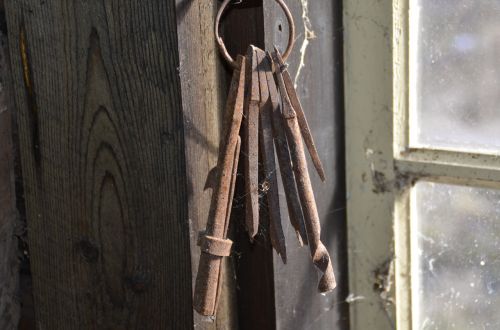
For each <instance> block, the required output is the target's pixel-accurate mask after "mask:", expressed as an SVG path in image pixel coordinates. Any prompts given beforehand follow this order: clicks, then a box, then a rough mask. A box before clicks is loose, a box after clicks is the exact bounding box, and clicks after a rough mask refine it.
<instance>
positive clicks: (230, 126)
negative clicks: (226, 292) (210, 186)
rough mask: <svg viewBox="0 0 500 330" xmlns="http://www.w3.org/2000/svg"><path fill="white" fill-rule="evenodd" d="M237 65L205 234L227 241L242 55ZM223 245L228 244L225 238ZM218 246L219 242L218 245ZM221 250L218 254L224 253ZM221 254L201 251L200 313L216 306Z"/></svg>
mask: <svg viewBox="0 0 500 330" xmlns="http://www.w3.org/2000/svg"><path fill="white" fill-rule="evenodd" d="M237 62H238V68H237V69H235V70H234V72H233V79H232V82H231V86H230V90H229V96H228V100H227V103H226V108H225V116H224V122H223V133H222V138H221V142H220V148H219V156H218V161H217V171H218V173H217V174H218V175H217V183H216V185H215V188H214V191H213V193H212V201H211V205H210V211H209V215H208V220H207V228H206V231H205V233H204V235H206V236H207V237H209V238H208V239H209V240H211V241H212V242H213V241H214V240H213V239H212V238H215V239H220V240H227V227H228V224H227V223H228V222H229V218H228V214H229V212H230V210H229V209H228V208H229V206H230V205H231V202H232V196H231V194H232V193H233V191H234V187H233V185H234V181H235V180H234V176H235V168H234V166H235V164H237V160H236V159H235V158H238V155H237V153H238V151H239V143H238V142H239V131H240V126H241V121H242V117H243V102H244V89H245V69H246V67H245V58H244V57H242V56H238V59H237ZM226 243H227V244H226V245H228V244H229V242H228V241H226ZM218 245H222V244H220V242H219V244H218ZM220 252H221V253H218V254H224V253H222V252H224V251H220ZM222 258H223V257H222V256H220V255H213V254H211V253H209V252H206V251H202V253H201V256H200V262H199V265H198V274H197V277H196V283H195V292H194V304H193V305H194V308H195V310H196V311H198V312H199V313H200V314H203V315H215V311H216V309H217V301H218V293H219V281H220V274H221V266H222Z"/></svg>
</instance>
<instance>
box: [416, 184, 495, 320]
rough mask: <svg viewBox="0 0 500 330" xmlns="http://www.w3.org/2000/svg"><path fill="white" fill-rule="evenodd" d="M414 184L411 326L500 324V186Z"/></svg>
mask: <svg viewBox="0 0 500 330" xmlns="http://www.w3.org/2000/svg"><path fill="white" fill-rule="evenodd" d="M413 189H414V191H413V194H412V205H411V209H412V216H411V223H412V237H411V240H412V253H411V256H412V305H413V329H425V330H433V329H436V330H437V329H460V330H464V329H488V330H490V329H491V330H493V329H500V312H499V311H500V190H493V189H483V188H471V187H464V186H455V185H446V184H437V183H428V182H420V183H417V185H416V186H415V187H414V188H413Z"/></svg>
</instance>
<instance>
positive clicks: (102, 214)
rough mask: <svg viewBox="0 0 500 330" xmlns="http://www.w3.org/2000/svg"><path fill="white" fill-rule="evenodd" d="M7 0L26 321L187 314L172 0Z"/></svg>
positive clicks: (175, 319) (186, 324)
mask: <svg viewBox="0 0 500 330" xmlns="http://www.w3.org/2000/svg"><path fill="white" fill-rule="evenodd" d="M6 12H7V19H8V28H9V33H10V34H9V42H10V51H11V63H12V70H13V80H14V89H15V99H16V104H17V110H18V118H19V135H20V147H21V162H22V169H23V175H24V190H25V197H26V209H27V221H28V237H29V245H30V251H31V268H32V274H33V286H34V299H35V306H36V318H37V326H38V327H40V328H43V329H58V328H82V329H89V328H107V327H114V328H153V327H160V328H175V329H185V328H191V327H192V312H191V295H190V292H191V273H190V268H191V267H190V258H189V226H188V222H187V218H188V216H187V207H186V205H187V204H186V198H187V193H186V180H185V164H184V163H185V162H184V138H183V123H182V119H183V118H182V112H181V95H180V84H179V76H178V71H177V69H178V66H179V60H178V53H177V34H176V19H175V4H174V3H173V2H170V1H159V0H153V1H147V2H144V1H117V0H114V1H102V2H95V1H92V2H87V1H63V0H59V1H28V0H17V1H14V0H13V1H8V2H6Z"/></svg>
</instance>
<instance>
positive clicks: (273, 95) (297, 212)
mask: <svg viewBox="0 0 500 330" xmlns="http://www.w3.org/2000/svg"><path fill="white" fill-rule="evenodd" d="M266 59H267V63H268V67H267V70H266V78H267V83H268V89H269V95H270V99H271V105H272V120H271V121H272V126H273V133H274V143H275V146H276V154H277V155H278V163H279V166H280V173H281V181H282V183H283V189H284V191H285V197H286V203H287V207H288V216H289V218H290V223H291V224H292V226H293V228H294V229H295V232H296V234H297V238H298V240H299V244H300V245H301V246H302V245H304V244H307V241H308V240H307V234H306V229H305V224H304V215H303V213H302V206H301V205H300V199H299V195H298V191H297V187H296V185H295V175H294V174H293V169H292V160H291V158H290V150H289V149H288V142H287V138H286V132H285V127H284V123H283V118H282V114H281V103H280V94H279V91H278V88H277V86H276V82H275V81H274V76H273V72H272V64H271V57H270V55H268V56H266Z"/></svg>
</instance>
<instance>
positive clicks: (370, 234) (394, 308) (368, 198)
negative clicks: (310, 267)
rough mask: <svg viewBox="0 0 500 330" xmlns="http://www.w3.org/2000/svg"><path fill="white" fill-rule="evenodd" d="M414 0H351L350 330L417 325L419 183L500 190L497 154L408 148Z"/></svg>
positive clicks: (347, 12)
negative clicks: (414, 271) (413, 231)
mask: <svg viewBox="0 0 500 330" xmlns="http://www.w3.org/2000/svg"><path fill="white" fill-rule="evenodd" d="M409 2H410V0H345V1H344V15H343V16H344V27H345V31H344V40H345V50H344V63H345V93H346V94H345V104H346V163H347V220H348V249H349V290H350V295H349V297H348V299H347V301H348V303H349V304H350V319H351V329H352V330H365V329H374V330H378V329H381V330H386V329H393V328H397V329H411V328H412V326H411V277H410V274H411V273H410V267H411V263H410V262H411V260H410V259H411V258H410V257H411V255H410V244H411V242H410V225H409V224H410V197H411V196H410V195H411V194H410V190H411V186H412V185H413V183H414V182H416V180H418V179H425V180H430V181H436V182H443V183H456V184H461V185H473V186H479V187H496V188H500V157H499V156H498V155H486V154H479V153H477V154H474V153H470V152H458V151H452V150H439V149H418V148H410V147H409V144H408V142H409V121H408V118H409V104H410V98H411V95H409V94H410V93H411V92H412V91H414V89H412V88H410V86H411V81H410V79H409V76H410V75H409V72H410V71H409V65H408V64H409V63H410V61H409V57H410V56H412V55H411V54H410V52H409V50H410V48H409V44H410V40H409V35H410V33H409V27H410V24H409V19H410V15H409V13H410V8H409Z"/></svg>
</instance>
